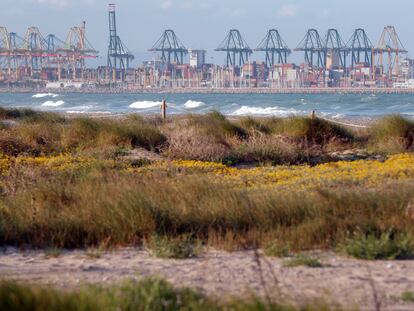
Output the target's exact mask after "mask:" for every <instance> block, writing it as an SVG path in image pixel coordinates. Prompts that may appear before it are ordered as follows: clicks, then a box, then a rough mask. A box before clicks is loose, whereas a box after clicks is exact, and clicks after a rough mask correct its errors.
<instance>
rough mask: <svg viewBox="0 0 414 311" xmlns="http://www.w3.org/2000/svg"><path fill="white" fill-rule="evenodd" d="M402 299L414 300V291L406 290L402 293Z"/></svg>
mask: <svg viewBox="0 0 414 311" xmlns="http://www.w3.org/2000/svg"><path fill="white" fill-rule="evenodd" d="M401 300H403V301H405V302H414V292H404V293H402V294H401Z"/></svg>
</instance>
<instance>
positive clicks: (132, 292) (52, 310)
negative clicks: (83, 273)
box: [0, 278, 342, 311]
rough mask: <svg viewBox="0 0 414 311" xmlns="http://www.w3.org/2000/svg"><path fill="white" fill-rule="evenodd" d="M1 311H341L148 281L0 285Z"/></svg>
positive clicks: (316, 304)
mask: <svg viewBox="0 0 414 311" xmlns="http://www.w3.org/2000/svg"><path fill="white" fill-rule="evenodd" d="M0 310H7V311H44V310H47V311H114V310H117V311H187V310H188V311H189V310H194V311H228V310H232V311H329V310H336V311H340V310H342V309H341V308H340V307H338V306H336V305H332V304H331V305H328V304H326V303H323V302H322V301H320V302H319V301H317V302H316V303H315V302H312V303H310V304H302V305H301V306H299V307H294V306H291V305H289V304H281V303H276V302H266V301H264V300H263V299H260V298H254V299H243V300H238V301H236V300H234V299H227V300H226V301H224V302H217V300H216V299H215V300H213V299H209V298H208V297H205V296H203V295H201V294H199V293H197V292H195V291H194V290H191V289H188V288H182V289H175V288H174V287H173V286H172V285H171V284H170V283H168V282H166V281H163V280H159V279H155V278H150V279H144V280H142V281H139V282H132V281H130V282H127V283H125V284H123V285H120V286H116V287H115V286H112V287H109V288H104V287H101V286H99V287H91V286H89V287H84V288H82V289H80V290H76V291H75V292H72V293H68V292H67V291H57V290H53V289H50V288H39V287H35V286H24V285H18V284H16V283H12V282H1V283H0Z"/></svg>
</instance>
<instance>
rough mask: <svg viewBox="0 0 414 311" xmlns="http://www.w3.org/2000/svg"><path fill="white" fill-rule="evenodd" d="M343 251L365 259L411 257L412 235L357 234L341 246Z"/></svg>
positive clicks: (412, 254)
mask: <svg viewBox="0 0 414 311" xmlns="http://www.w3.org/2000/svg"><path fill="white" fill-rule="evenodd" d="M343 248H344V250H345V252H346V253H347V254H348V255H350V256H353V257H356V258H359V259H367V260H378V259H387V260H394V259H412V258H414V237H413V236H412V235H410V234H393V233H391V232H385V233H382V234H380V235H379V236H378V235H375V234H367V235H366V234H357V235H355V236H354V237H353V238H351V239H349V240H348V241H347V242H346V244H345V245H344V246H343Z"/></svg>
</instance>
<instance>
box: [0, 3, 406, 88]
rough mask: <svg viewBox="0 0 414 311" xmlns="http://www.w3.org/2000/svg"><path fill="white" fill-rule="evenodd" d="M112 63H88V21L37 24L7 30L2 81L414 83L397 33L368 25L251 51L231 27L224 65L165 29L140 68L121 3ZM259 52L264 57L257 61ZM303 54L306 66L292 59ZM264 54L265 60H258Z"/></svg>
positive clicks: (269, 38)
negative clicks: (371, 34)
mask: <svg viewBox="0 0 414 311" xmlns="http://www.w3.org/2000/svg"><path fill="white" fill-rule="evenodd" d="M108 17H109V25H108V26H109V27H108V28H109V33H108V34H109V35H108V38H109V39H108V50H107V63H106V65H105V66H100V67H97V68H90V67H87V60H88V59H93V58H97V56H98V51H96V50H95V49H94V48H93V46H92V44H91V43H90V42H89V41H88V39H87V33H86V23H85V22H82V23H81V25H80V26H74V27H72V28H71V29H70V30H69V32H68V34H67V36H66V39H65V40H61V39H59V38H58V37H57V36H56V35H54V34H49V35H47V36H43V35H42V34H41V32H40V30H39V29H38V28H37V27H29V28H28V30H27V31H26V33H25V35H24V36H22V37H20V36H19V35H17V34H16V33H14V32H9V31H8V30H7V28H6V27H0V86H8V87H19V86H24V87H28V86H39V85H40V86H49V87H51V86H54V87H67V86H73V85H76V86H79V85H80V86H85V87H96V88H99V87H101V88H108V87H111V88H127V89H136V90H139V89H149V88H155V89H158V88H329V87H335V88H392V87H396V88H411V87H413V83H412V79H414V61H413V60H411V59H409V58H407V53H408V52H407V50H406V49H405V48H404V45H403V44H402V42H401V40H400V38H399V37H398V34H397V31H396V30H395V28H394V27H393V26H386V27H384V29H383V31H382V33H381V34H380V36H379V40H378V42H377V44H373V43H372V41H371V40H370V39H369V38H368V36H367V34H366V32H365V30H364V29H362V28H357V29H355V31H354V32H353V33H352V35H351V36H350V39H349V40H348V41H346V40H344V38H343V37H342V36H341V35H340V33H339V31H338V30H337V29H333V28H332V29H329V30H327V32H326V33H325V34H324V35H321V34H320V33H319V32H318V30H317V29H309V30H307V31H306V34H305V36H304V37H303V39H302V40H301V41H300V42H299V44H298V45H297V46H296V48H293V49H291V48H289V46H288V44H286V42H285V41H284V39H283V38H282V36H281V34H280V33H279V31H278V30H277V29H270V30H268V31H267V32H266V35H265V37H264V38H263V39H262V40H261V41H260V42H259V44H258V45H257V47H256V48H251V47H250V46H249V44H248V43H247V40H246V39H245V38H244V37H243V36H242V34H241V32H240V31H239V30H237V29H231V30H229V31H228V32H227V34H226V36H225V38H224V40H223V41H222V42H221V43H220V44H219V45H218V47H217V49H216V50H215V51H218V52H221V53H223V59H224V60H225V64H224V65H218V64H209V63H208V62H207V61H206V59H207V56H206V55H207V53H208V51H206V50H204V49H200V48H199V49H187V48H186V46H185V45H184V44H183V43H182V42H181V41H180V39H179V38H178V36H177V35H176V33H175V32H174V31H173V30H172V29H167V30H165V31H164V32H163V33H162V35H161V36H160V38H159V39H158V40H157V41H156V42H155V44H153V45H152V47H151V48H150V49H149V51H151V52H153V53H154V55H155V58H154V59H153V60H148V61H145V62H144V63H143V64H138V65H134V64H133V60H134V55H133V54H132V53H131V52H130V51H129V50H128V48H127V47H126V44H125V43H124V42H123V41H122V40H121V36H120V35H119V33H120V31H118V29H117V23H116V8H115V5H114V4H110V5H109V10H108ZM253 53H258V55H260V58H262V60H261V61H257V60H256V61H252V54H253ZM292 53H301V54H302V55H303V61H302V62H301V63H299V64H294V63H291V62H289V57H290V55H291V54H292ZM256 59H257V58H256Z"/></svg>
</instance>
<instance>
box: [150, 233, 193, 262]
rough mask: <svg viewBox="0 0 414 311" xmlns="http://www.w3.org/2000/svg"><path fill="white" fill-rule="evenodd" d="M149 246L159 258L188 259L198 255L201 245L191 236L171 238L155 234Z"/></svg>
mask: <svg viewBox="0 0 414 311" xmlns="http://www.w3.org/2000/svg"><path fill="white" fill-rule="evenodd" d="M147 247H148V248H149V249H150V251H151V253H152V254H153V255H154V256H156V257H159V258H167V259H186V258H192V257H196V256H197V253H198V250H199V248H200V246H197V245H196V241H194V239H192V238H191V237H190V236H180V237H177V238H171V237H168V236H158V235H156V236H154V237H152V238H151V240H150V242H149V243H147Z"/></svg>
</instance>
